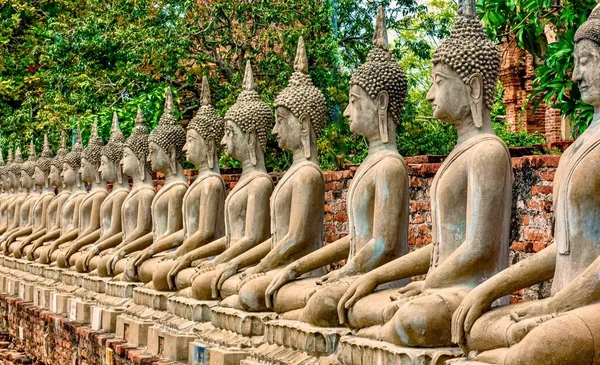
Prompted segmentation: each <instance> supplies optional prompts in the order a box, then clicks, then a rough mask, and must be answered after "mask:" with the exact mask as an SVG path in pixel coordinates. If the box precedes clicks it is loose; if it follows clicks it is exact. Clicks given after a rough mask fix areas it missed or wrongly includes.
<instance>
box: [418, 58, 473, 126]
mask: <svg viewBox="0 0 600 365" xmlns="http://www.w3.org/2000/svg"><path fill="white" fill-rule="evenodd" d="M427 101H429V102H430V103H431V105H432V106H433V117H434V118H436V119H438V120H441V121H443V122H446V123H450V124H454V125H457V124H459V123H460V122H462V121H463V120H465V119H466V118H468V117H469V116H470V115H471V106H470V104H469V90H468V87H467V85H466V84H465V83H464V82H463V80H462V78H461V77H460V75H459V74H458V73H457V72H456V71H454V70H453V69H452V68H451V67H450V66H447V65H444V64H441V63H438V64H437V65H435V66H434V67H433V85H432V86H431V89H430V90H429V93H427Z"/></svg>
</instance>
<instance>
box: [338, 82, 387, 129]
mask: <svg viewBox="0 0 600 365" xmlns="http://www.w3.org/2000/svg"><path fill="white" fill-rule="evenodd" d="M344 117H346V118H347V119H348V121H349V123H350V131H351V132H352V133H355V134H358V135H360V136H363V137H365V138H368V137H372V136H375V135H377V134H379V117H378V109H377V104H376V103H375V101H374V100H373V99H371V97H370V96H369V94H368V93H367V92H366V91H365V89H363V88H362V87H360V86H358V85H352V86H351V87H350V101H349V103H348V106H347V107H346V110H344Z"/></svg>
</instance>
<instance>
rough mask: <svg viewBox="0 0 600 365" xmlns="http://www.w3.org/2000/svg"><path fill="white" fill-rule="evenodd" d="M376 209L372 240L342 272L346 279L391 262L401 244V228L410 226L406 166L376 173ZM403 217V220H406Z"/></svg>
mask: <svg viewBox="0 0 600 365" xmlns="http://www.w3.org/2000/svg"><path fill="white" fill-rule="evenodd" d="M375 181H376V184H377V185H376V186H375V199H374V207H373V237H372V238H371V239H370V240H369V242H368V243H367V244H366V245H365V246H364V247H363V248H362V249H361V250H360V251H358V252H356V255H355V256H354V257H353V258H352V259H351V260H350V261H348V263H347V264H346V265H345V266H344V267H343V268H342V269H341V270H340V271H342V272H343V274H345V275H344V276H350V275H356V274H364V273H367V272H370V271H371V270H374V269H376V268H377V267H379V266H381V264H383V263H385V262H386V260H387V261H389V257H390V256H391V252H393V251H394V250H395V249H396V246H397V245H398V244H399V242H398V241H399V240H398V234H399V232H400V231H402V230H399V229H398V225H404V224H408V217H407V215H408V207H407V206H406V203H405V202H407V201H408V197H407V195H408V178H407V172H406V169H405V168H404V166H403V165H402V164H401V163H400V162H399V161H394V162H393V164H392V163H390V164H388V165H386V166H384V168H380V169H378V171H377V176H376V180H375ZM403 218H404V219H403Z"/></svg>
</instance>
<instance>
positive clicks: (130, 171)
mask: <svg viewBox="0 0 600 365" xmlns="http://www.w3.org/2000/svg"><path fill="white" fill-rule="evenodd" d="M119 164H120V165H121V169H122V171H123V173H124V174H125V175H127V176H133V175H134V174H136V173H138V166H139V164H140V160H138V158H137V156H136V155H135V153H133V151H132V150H131V148H129V147H125V149H124V150H123V158H122V159H121V162H119Z"/></svg>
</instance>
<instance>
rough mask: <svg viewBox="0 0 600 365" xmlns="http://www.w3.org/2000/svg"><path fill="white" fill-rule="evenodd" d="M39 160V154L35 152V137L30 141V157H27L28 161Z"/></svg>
mask: <svg viewBox="0 0 600 365" xmlns="http://www.w3.org/2000/svg"><path fill="white" fill-rule="evenodd" d="M35 160H37V154H36V152H35V144H33V138H32V139H31V141H29V157H27V161H35Z"/></svg>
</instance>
